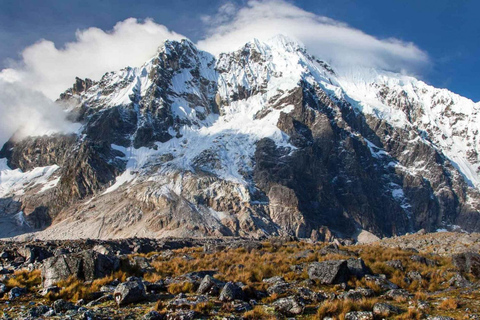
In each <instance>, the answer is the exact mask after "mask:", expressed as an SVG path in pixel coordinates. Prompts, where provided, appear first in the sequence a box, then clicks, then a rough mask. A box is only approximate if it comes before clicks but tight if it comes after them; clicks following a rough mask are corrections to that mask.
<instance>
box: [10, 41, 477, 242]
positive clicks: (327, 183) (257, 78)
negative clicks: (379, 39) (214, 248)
mask: <svg viewBox="0 0 480 320" xmlns="http://www.w3.org/2000/svg"><path fill="white" fill-rule="evenodd" d="M57 102H58V103H60V104H62V105H64V106H65V108H66V110H68V112H69V114H70V118H72V119H73V120H74V121H77V122H80V123H81V124H82V128H81V130H80V132H78V134H70V135H60V134H57V135H52V136H42V137H29V138H27V139H23V140H20V141H18V140H17V139H15V137H13V138H12V139H11V140H10V141H9V142H7V143H6V144H5V145H4V146H3V149H2V151H1V153H0V157H2V158H3V159H0V161H1V162H0V166H1V168H0V169H1V175H0V212H1V214H2V218H1V219H2V220H1V221H2V223H4V224H7V223H8V224H9V225H11V226H12V228H9V232H8V233H4V234H3V235H2V236H4V237H5V236H16V235H22V236H23V237H37V238H87V237H90V238H91V237H94V238H119V237H127V236H148V237H165V236H233V235H237V236H249V237H263V236H274V235H282V234H290V235H296V236H298V237H311V236H312V237H315V238H322V237H328V236H329V234H331V233H333V234H335V235H337V236H344V237H348V236H352V235H354V234H356V233H358V231H359V230H362V229H363V230H368V231H370V232H372V233H374V234H376V235H378V236H391V235H396V234H404V233H407V232H412V231H416V230H419V229H422V228H424V229H426V230H428V231H435V230H437V229H438V228H447V227H450V228H454V227H460V228H463V229H464V230H468V231H478V230H480V219H479V218H480V215H479V211H480V195H479V187H480V177H479V174H480V159H479V155H478V152H479V151H480V142H479V141H478V139H477V137H478V130H479V127H480V121H478V120H479V119H478V117H479V115H478V113H479V109H480V105H479V104H478V103H477V104H475V103H473V102H472V101H470V100H468V99H466V98H463V97H460V96H458V95H456V94H453V93H451V92H449V91H447V90H444V89H436V88H433V87H431V86H429V85H427V84H425V83H423V82H422V81H419V80H417V79H415V78H412V77H409V76H405V75H400V74H395V73H389V72H386V71H381V70H366V69H361V68H358V69H355V70H353V69H350V70H335V68H333V67H331V66H329V65H328V64H327V63H325V62H323V61H321V60H319V59H317V58H316V57H313V56H311V55H310V54H309V53H308V51H307V50H306V49H305V48H303V47H302V46H300V45H298V44H296V43H295V42H293V41H292V40H290V39H288V38H286V37H283V36H278V37H276V38H274V39H271V40H270V41H268V42H265V43H263V42H260V41H257V40H254V41H252V42H249V43H247V44H246V45H245V46H243V47H242V48H240V49H239V50H237V51H234V52H230V53H223V54H220V55H219V56H217V57H215V56H213V55H211V54H209V53H207V52H203V51H200V50H198V49H197V48H196V47H195V46H194V45H193V44H192V43H191V42H190V41H188V40H183V41H180V42H176V41H166V42H165V43H164V45H163V46H162V47H161V48H159V51H158V54H157V55H156V56H155V57H153V58H152V59H151V60H150V61H148V62H146V63H145V64H144V65H143V66H141V67H136V68H133V67H127V68H125V69H122V70H120V71H118V72H110V73H107V74H105V75H104V76H103V77H102V78H101V79H99V80H90V79H85V80H83V79H78V78H77V79H76V82H75V84H74V86H73V87H72V88H70V89H68V90H67V91H65V92H64V93H63V94H62V95H61V96H60V98H59V100H58V101H57ZM32 232H34V233H32Z"/></svg>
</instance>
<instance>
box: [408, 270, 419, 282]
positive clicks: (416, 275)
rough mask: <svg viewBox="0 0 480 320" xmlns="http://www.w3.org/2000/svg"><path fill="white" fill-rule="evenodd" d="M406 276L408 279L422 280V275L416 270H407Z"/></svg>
mask: <svg viewBox="0 0 480 320" xmlns="http://www.w3.org/2000/svg"><path fill="white" fill-rule="evenodd" d="M407 278H408V279H410V281H422V275H421V274H420V272H418V271H409V272H408V273H407Z"/></svg>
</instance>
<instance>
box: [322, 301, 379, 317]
mask: <svg viewBox="0 0 480 320" xmlns="http://www.w3.org/2000/svg"><path fill="white" fill-rule="evenodd" d="M377 302H378V299H376V298H371V299H362V300H360V301H352V300H333V301H331V300H326V301H324V302H323V303H322V305H321V306H320V308H318V310H317V314H316V315H315V317H314V319H318V320H322V319H323V318H325V317H336V318H338V319H344V317H345V314H346V313H348V312H350V311H371V310H372V309H373V305H374V304H375V303H377Z"/></svg>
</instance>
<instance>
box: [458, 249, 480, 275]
mask: <svg viewBox="0 0 480 320" xmlns="http://www.w3.org/2000/svg"><path fill="white" fill-rule="evenodd" d="M452 261H453V265H454V266H455V268H457V269H458V270H459V271H460V272H466V273H471V274H473V275H474V276H475V277H476V278H480V254H478V253H475V252H464V253H460V254H455V255H453V256H452Z"/></svg>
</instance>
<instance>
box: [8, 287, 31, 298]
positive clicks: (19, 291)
mask: <svg viewBox="0 0 480 320" xmlns="http://www.w3.org/2000/svg"><path fill="white" fill-rule="evenodd" d="M26 293H27V289H25V288H20V287H14V288H12V289H10V291H9V292H8V299H10V300H13V299H15V298H18V297H20V296H23V295H24V294H26Z"/></svg>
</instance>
